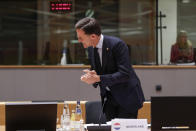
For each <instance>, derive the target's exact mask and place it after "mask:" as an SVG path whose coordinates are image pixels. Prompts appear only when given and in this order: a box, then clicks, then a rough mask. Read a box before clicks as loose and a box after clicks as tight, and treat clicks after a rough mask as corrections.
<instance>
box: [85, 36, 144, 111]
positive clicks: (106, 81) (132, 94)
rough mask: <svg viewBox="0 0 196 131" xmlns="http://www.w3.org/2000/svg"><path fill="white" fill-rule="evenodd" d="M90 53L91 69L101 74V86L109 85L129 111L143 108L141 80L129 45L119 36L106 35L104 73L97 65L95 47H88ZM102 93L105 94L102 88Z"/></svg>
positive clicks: (103, 50)
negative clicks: (135, 68)
mask: <svg viewBox="0 0 196 131" xmlns="http://www.w3.org/2000/svg"><path fill="white" fill-rule="evenodd" d="M88 53H89V60H90V64H91V69H93V70H95V71H96V72H97V74H99V75H100V74H101V75H100V79H101V82H99V83H98V84H99V86H100V88H105V87H109V89H110V91H111V94H112V96H113V98H114V99H115V101H116V102H117V103H118V104H119V105H120V106H122V107H124V109H127V111H128V112H135V111H137V110H138V109H139V108H141V107H142V105H143V101H144V100H145V99H144V95H143V91H142V88H141V84H140V81H139V79H138V77H137V75H136V73H135V71H134V70H133V68H132V66H131V64H130V58H129V51H128V47H127V45H126V44H125V43H124V42H123V41H122V40H120V39H119V38H116V37H111V36H104V40H103V47H102V68H101V69H102V73H100V72H98V69H97V67H96V65H95V60H94V50H93V47H89V48H88ZM94 85H96V84H94ZM101 95H102V96H103V95H104V94H103V92H102V90H101Z"/></svg>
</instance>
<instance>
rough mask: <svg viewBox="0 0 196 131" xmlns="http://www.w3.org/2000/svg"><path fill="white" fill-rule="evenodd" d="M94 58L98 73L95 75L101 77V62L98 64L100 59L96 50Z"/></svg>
mask: <svg viewBox="0 0 196 131" xmlns="http://www.w3.org/2000/svg"><path fill="white" fill-rule="evenodd" d="M94 57H95V66H96V70H97V71H98V72H97V73H98V74H99V75H101V74H102V73H101V72H102V71H101V62H100V57H99V53H98V48H94Z"/></svg>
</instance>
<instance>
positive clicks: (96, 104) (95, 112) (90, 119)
mask: <svg viewBox="0 0 196 131" xmlns="http://www.w3.org/2000/svg"><path fill="white" fill-rule="evenodd" d="M85 108H86V124H90V123H94V124H105V123H106V118H105V115H104V114H103V111H102V105H101V101H88V102H86V103H85ZM100 115H101V118H100V120H99V117H100Z"/></svg>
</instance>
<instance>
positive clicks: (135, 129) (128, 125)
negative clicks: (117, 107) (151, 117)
mask: <svg viewBox="0 0 196 131" xmlns="http://www.w3.org/2000/svg"><path fill="white" fill-rule="evenodd" d="M111 125H112V131H130V130H132V131H147V129H148V126H147V119H114V120H112V121H111Z"/></svg>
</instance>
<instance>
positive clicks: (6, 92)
mask: <svg viewBox="0 0 196 131" xmlns="http://www.w3.org/2000/svg"><path fill="white" fill-rule="evenodd" d="M82 70H83V68H79V69H77V68H75V69H68V68H59V69H58V68H35V69H30V68H24V69H0V101H16V100H17V101H24V100H25V101H28V100H67V101H68V100H87V101H90V100H100V97H99V89H96V88H94V87H92V86H91V85H87V84H85V83H82V82H81V81H80V76H81V75H82ZM136 72H137V74H138V76H139V78H140V80H141V83H142V87H143V91H144V94H145V98H146V99H147V100H149V99H150V97H151V96H154V95H192V96H193V95H195V94H196V88H195V85H196V81H195V78H196V70H195V68H193V69H178V68H170V69H164V68H162V69H157V68H155V69H153V68H149V69H146V68H137V69H136ZM156 85H161V86H162V91H161V92H156V90H155V86H156Z"/></svg>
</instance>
